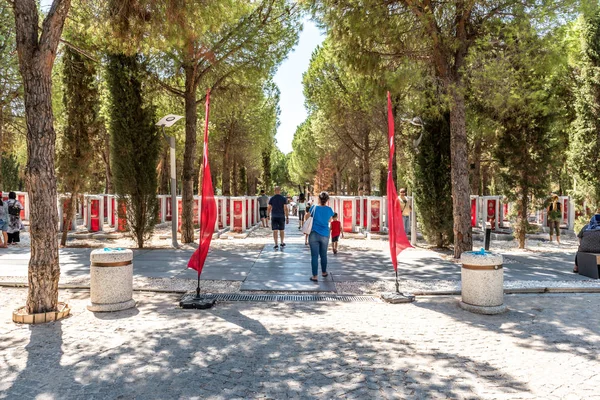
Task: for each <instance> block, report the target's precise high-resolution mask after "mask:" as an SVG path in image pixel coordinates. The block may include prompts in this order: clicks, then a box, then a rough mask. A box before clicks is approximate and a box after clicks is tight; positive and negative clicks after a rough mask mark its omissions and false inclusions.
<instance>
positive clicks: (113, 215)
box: [110, 197, 117, 226]
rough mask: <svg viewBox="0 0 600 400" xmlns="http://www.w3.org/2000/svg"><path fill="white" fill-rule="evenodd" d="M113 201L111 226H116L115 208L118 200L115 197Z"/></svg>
mask: <svg viewBox="0 0 600 400" xmlns="http://www.w3.org/2000/svg"><path fill="white" fill-rule="evenodd" d="M111 201H112V215H111V216H110V224H111V225H112V226H115V214H116V213H117V207H116V206H115V203H116V199H115V198H114V197H113V198H112V199H111Z"/></svg>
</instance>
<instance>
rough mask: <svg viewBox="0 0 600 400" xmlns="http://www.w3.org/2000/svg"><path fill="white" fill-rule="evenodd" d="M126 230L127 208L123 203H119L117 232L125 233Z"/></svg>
mask: <svg viewBox="0 0 600 400" xmlns="http://www.w3.org/2000/svg"><path fill="white" fill-rule="evenodd" d="M126 230H127V207H126V205H125V202H124V201H119V219H118V226H117V231H119V232H125V231H126Z"/></svg>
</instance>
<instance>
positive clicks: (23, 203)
mask: <svg viewBox="0 0 600 400" xmlns="http://www.w3.org/2000/svg"><path fill="white" fill-rule="evenodd" d="M17 200H19V203H21V205H22V206H23V209H22V210H21V219H25V204H26V201H25V195H24V194H19V195H17Z"/></svg>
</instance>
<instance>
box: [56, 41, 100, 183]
mask: <svg viewBox="0 0 600 400" xmlns="http://www.w3.org/2000/svg"><path fill="white" fill-rule="evenodd" d="M62 63H63V74H62V76H63V103H64V109H65V111H66V121H65V127H64V131H63V135H62V140H61V145H60V149H59V151H58V160H57V167H58V178H59V181H60V182H61V185H62V190H63V191H64V192H68V193H72V194H78V193H81V192H85V191H86V189H87V183H88V178H89V175H90V174H91V165H92V163H91V161H92V157H93V155H94V149H93V147H92V142H93V140H94V139H95V136H97V135H98V131H99V129H100V121H99V118H98V113H99V107H100V98H99V92H98V85H97V81H96V64H95V63H94V62H93V61H91V60H89V59H88V58H86V57H84V56H82V55H81V54H80V53H78V52H76V51H74V50H73V49H71V48H69V47H67V48H65V51H64V54H63V57H62Z"/></svg>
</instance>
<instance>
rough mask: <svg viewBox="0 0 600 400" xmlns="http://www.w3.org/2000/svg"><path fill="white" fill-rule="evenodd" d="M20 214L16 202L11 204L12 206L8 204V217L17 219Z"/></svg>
mask: <svg viewBox="0 0 600 400" xmlns="http://www.w3.org/2000/svg"><path fill="white" fill-rule="evenodd" d="M20 214H21V209H20V208H19V207H17V202H12V204H8V215H12V216H13V217H18V216H19V215H20Z"/></svg>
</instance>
